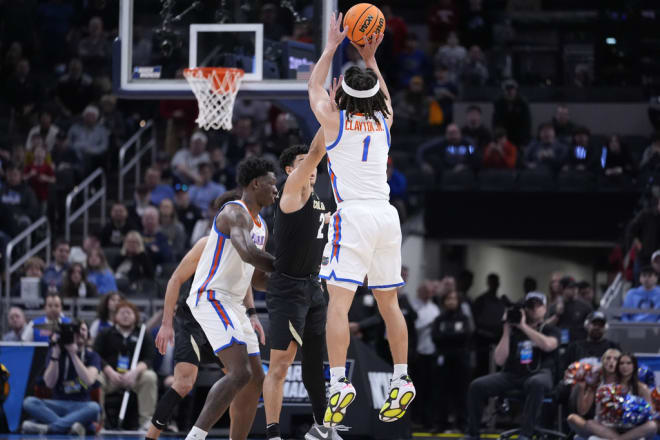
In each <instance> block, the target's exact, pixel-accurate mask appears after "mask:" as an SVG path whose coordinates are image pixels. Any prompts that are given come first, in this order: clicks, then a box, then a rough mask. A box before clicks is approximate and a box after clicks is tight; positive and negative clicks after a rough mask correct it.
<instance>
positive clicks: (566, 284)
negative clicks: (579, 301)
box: [559, 277, 577, 289]
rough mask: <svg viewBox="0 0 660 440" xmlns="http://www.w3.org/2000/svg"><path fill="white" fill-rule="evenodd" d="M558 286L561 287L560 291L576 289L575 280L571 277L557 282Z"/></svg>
mask: <svg viewBox="0 0 660 440" xmlns="http://www.w3.org/2000/svg"><path fill="white" fill-rule="evenodd" d="M559 285H561V288H562V289H567V288H569V287H577V283H576V282H575V279H573V277H564V278H562V279H561V280H559Z"/></svg>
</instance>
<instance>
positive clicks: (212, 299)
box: [208, 290, 235, 329]
mask: <svg viewBox="0 0 660 440" xmlns="http://www.w3.org/2000/svg"><path fill="white" fill-rule="evenodd" d="M208 298H209V302H210V303H211V305H212V306H213V309H214V310H215V313H217V314H218V316H219V317H220V320H221V321H222V323H223V324H224V326H225V329H226V328H227V325H229V326H231V328H235V327H234V323H233V322H231V318H230V317H229V313H227V310H225V308H224V306H223V305H222V303H221V302H220V301H218V300H217V299H216V297H215V291H214V290H209V293H208ZM218 307H220V309H219V310H218ZM221 312H222V313H221ZM223 314H224V316H222V315H223Z"/></svg>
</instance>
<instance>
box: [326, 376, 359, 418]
mask: <svg viewBox="0 0 660 440" xmlns="http://www.w3.org/2000/svg"><path fill="white" fill-rule="evenodd" d="M329 395H330V397H329V398H328V407H327V408H326V410H325V415H324V416H323V426H325V427H326V428H334V427H335V426H337V425H339V424H340V423H341V422H342V421H343V420H344V416H345V415H346V407H348V405H350V404H351V403H353V400H355V395H356V392H355V388H353V385H352V384H351V382H350V381H349V380H348V379H346V378H345V377H342V378H341V379H339V380H338V381H337V382H335V384H334V385H331V386H330V390H329Z"/></svg>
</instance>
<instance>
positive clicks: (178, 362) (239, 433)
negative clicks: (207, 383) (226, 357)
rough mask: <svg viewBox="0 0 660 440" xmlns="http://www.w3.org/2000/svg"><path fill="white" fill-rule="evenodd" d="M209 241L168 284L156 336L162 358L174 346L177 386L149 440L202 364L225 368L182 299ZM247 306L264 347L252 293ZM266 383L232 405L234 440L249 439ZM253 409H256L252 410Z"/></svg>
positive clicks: (257, 383) (256, 381)
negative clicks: (258, 392)
mask: <svg viewBox="0 0 660 440" xmlns="http://www.w3.org/2000/svg"><path fill="white" fill-rule="evenodd" d="M240 196H241V194H240V192H238V191H228V192H226V193H225V194H223V195H222V196H220V197H219V198H218V200H217V201H216V206H217V208H218V209H219V208H220V207H221V206H222V205H224V204H225V203H226V202H228V201H231V200H235V199H239V198H240ZM207 239H208V237H204V238H201V239H200V240H199V241H198V242H197V243H196V244H195V246H193V248H192V249H191V250H190V251H189V252H188V253H187V254H186V256H185V257H184V258H183V260H181V262H180V263H179V265H178V266H177V268H176V270H175V271H174V273H173V274H172V276H171V278H170V280H169V281H168V283H167V291H166V294H165V306H164V310H163V321H162V324H161V327H160V330H159V331H158V335H157V336H156V347H157V348H158V350H159V351H160V352H161V354H164V353H165V350H167V344H168V343H170V344H171V343H172V342H174V362H175V367H174V383H173V384H172V387H171V388H170V389H169V390H167V392H166V393H165V395H163V397H162V398H161V399H160V401H159V402H158V405H157V406H156V411H155V413H154V416H153V418H152V419H151V426H150V427H149V430H148V432H147V435H146V438H147V439H157V438H158V437H159V436H160V434H161V432H162V430H164V429H165V427H166V426H167V424H168V423H169V421H170V418H171V416H172V413H173V412H174V410H175V409H176V406H177V404H178V403H179V402H181V400H182V399H183V398H184V397H185V396H186V395H188V393H189V392H190V391H191V390H192V387H193V385H194V384H195V380H196V379H197V372H198V370H199V365H200V364H209V363H215V364H217V365H219V366H220V367H222V363H221V362H220V359H219V358H218V357H217V356H216V355H215V353H214V352H213V348H212V347H211V344H210V343H209V342H208V340H207V339H206V335H205V334H204V330H202V328H201V326H200V325H199V324H198V323H197V320H196V319H195V318H194V316H193V315H192V312H191V311H190V308H189V307H188V305H187V304H186V298H187V295H182V296H180V295H179V293H180V290H181V286H182V285H183V284H184V283H185V282H186V281H187V280H188V279H189V278H191V277H192V276H193V275H194V274H195V269H196V268H197V263H198V262H199V259H200V257H201V256H202V251H203V250H204V246H206V241H207ZM175 305H176V307H175ZM245 306H246V307H247V308H248V313H250V310H252V311H253V312H254V313H253V315H252V316H251V317H250V319H251V321H252V322H253V326H255V327H258V329H260V331H259V332H260V336H261V343H262V344H263V343H264V342H265V341H264V335H263V329H261V324H259V320H258V318H257V315H256V311H255V310H254V301H253V298H252V294H251V292H250V293H248V295H246V304H245ZM175 309H176V312H175ZM173 315H174V316H173ZM262 379H263V376H259V375H254V376H253V383H251V384H250V386H246V387H244V388H243V390H241V392H240V393H239V394H238V395H236V397H235V398H234V400H233V401H232V403H231V406H230V408H229V412H230V415H231V427H230V437H231V438H232V439H242V440H244V439H246V438H247V435H248V433H249V431H250V428H251V427H252V422H253V420H254V415H255V412H256V405H254V404H253V402H252V401H253V400H254V399H253V398H252V394H253V393H252V392H251V391H252V390H251V388H255V387H256V388H259V389H261V382H262ZM253 406H254V408H252V407H253Z"/></svg>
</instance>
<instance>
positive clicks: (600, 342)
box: [559, 311, 621, 412]
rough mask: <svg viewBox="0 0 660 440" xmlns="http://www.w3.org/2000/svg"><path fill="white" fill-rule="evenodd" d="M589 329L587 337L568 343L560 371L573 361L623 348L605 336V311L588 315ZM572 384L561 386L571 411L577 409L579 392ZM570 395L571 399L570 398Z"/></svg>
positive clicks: (587, 323) (585, 324)
mask: <svg viewBox="0 0 660 440" xmlns="http://www.w3.org/2000/svg"><path fill="white" fill-rule="evenodd" d="M584 327H585V328H586V329H587V339H584V340H580V341H574V342H571V343H570V344H569V345H568V348H567V349H566V352H565V353H564V355H563V356H562V362H561V368H560V369H559V373H560V374H563V373H564V372H565V371H566V369H567V368H568V367H569V365H571V364H572V363H573V362H578V361H580V360H582V359H585V358H596V359H599V360H600V359H601V358H602V357H603V354H604V353H605V352H606V351H607V350H609V349H611V348H614V349H617V350H619V351H620V350H621V348H620V347H619V344H617V343H616V342H614V341H611V340H609V339H607V338H606V337H605V333H606V332H607V317H606V316H605V314H604V313H603V312H600V311H595V312H593V313H591V314H589V316H588V317H587V319H586V320H585V322H584ZM572 388H573V387H572V386H570V385H566V386H564V385H561V386H560V393H559V394H560V399H561V400H562V401H563V402H564V403H569V410H570V412H576V411H577V393H576V392H575V391H576V390H574V389H573V392H572V393H571V389H572ZM569 395H570V399H569Z"/></svg>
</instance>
